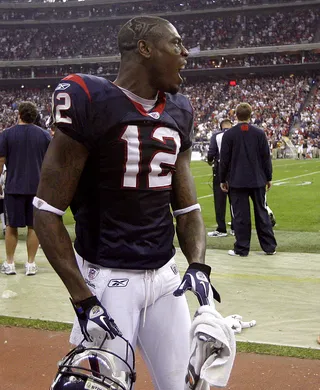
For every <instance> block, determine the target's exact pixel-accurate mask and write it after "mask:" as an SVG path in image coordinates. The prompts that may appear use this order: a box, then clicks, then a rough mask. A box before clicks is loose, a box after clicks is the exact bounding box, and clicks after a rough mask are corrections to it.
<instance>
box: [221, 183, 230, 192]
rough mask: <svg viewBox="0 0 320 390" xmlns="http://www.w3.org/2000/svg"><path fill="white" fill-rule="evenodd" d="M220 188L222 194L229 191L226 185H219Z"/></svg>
mask: <svg viewBox="0 0 320 390" xmlns="http://www.w3.org/2000/svg"><path fill="white" fill-rule="evenodd" d="M220 188H221V190H222V191H223V192H228V191H229V185H228V183H220Z"/></svg>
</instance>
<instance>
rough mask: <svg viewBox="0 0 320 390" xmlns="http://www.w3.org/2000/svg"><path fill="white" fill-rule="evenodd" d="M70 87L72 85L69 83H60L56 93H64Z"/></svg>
mask: <svg viewBox="0 0 320 390" xmlns="http://www.w3.org/2000/svg"><path fill="white" fill-rule="evenodd" d="M69 87H70V84H69V83H60V84H59V85H58V86H57V88H56V91H64V90H66V89H67V88H69Z"/></svg>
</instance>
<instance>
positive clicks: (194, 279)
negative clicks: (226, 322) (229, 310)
mask: <svg viewBox="0 0 320 390" xmlns="http://www.w3.org/2000/svg"><path fill="white" fill-rule="evenodd" d="M210 272H211V267H210V266H209V265H207V264H202V263H192V264H190V265H189V267H188V269H187V271H186V273H185V274H184V277H183V279H182V282H181V284H180V286H179V287H178V288H177V289H176V290H175V291H174V292H173V295H174V296H175V297H179V296H180V295H182V294H184V293H185V292H186V291H188V290H190V291H192V292H193V293H194V294H195V295H196V297H197V298H198V301H199V303H200V305H201V306H203V305H214V303H213V299H215V300H217V301H218V302H221V298H220V294H219V293H218V291H217V290H216V289H215V288H214V287H213V286H212V284H211V283H210Z"/></svg>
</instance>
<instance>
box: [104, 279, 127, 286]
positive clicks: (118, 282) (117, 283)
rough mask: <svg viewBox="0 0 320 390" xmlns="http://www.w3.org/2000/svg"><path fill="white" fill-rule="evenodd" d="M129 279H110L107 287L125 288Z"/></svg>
mask: <svg viewBox="0 0 320 390" xmlns="http://www.w3.org/2000/svg"><path fill="white" fill-rule="evenodd" d="M128 283H129V279H111V280H110V281H109V283H108V287H127V285H128Z"/></svg>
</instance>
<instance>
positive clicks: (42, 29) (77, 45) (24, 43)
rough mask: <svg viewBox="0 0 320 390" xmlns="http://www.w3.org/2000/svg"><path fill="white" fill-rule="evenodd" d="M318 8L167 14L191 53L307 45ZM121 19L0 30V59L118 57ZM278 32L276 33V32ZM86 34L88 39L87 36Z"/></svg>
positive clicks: (312, 35)
mask: <svg viewBox="0 0 320 390" xmlns="http://www.w3.org/2000/svg"><path fill="white" fill-rule="evenodd" d="M319 15H320V8H314V9H312V10H311V9H309V10H306V9H303V10H299V9H298V10H288V11H287V12H285V13H283V12H275V11H272V12H271V11H270V13H267V14H260V15H247V16H245V15H240V14H238V15H237V14H236V15H230V16H216V17H214V18H213V17H212V15H205V16H204V15H201V14H199V15H197V16H192V17H190V18H188V19H183V20H181V19H174V18H172V17H171V18H169V19H170V20H171V21H172V22H173V24H174V25H175V26H176V27H177V29H178V31H179V32H180V34H181V36H182V38H183V41H184V43H185V45H186V47H188V48H189V49H191V50H192V51H193V52H197V51H203V50H213V49H223V48H231V47H239V46H242V47H246V46H266V45H267V46H268V45H279V44H294V43H310V42H312V41H313V39H314V38H315V33H316V31H317V27H318V25H319ZM121 23H122V22H120V21H119V23H118V24H106V23H104V22H102V21H100V22H99V21H97V22H95V23H94V24H91V23H89V24H88V23H87V24H81V23H77V24H72V25H71V26H70V25H55V24H53V25H40V26H35V25H33V26H32V27H28V28H27V27H26V28H21V27H18V28H10V29H8V28H4V27H2V28H1V29H0V42H1V45H0V56H1V58H2V59H3V60H19V59H28V58H42V59H46V58H71V57H90V56H108V55H117V54H118V48H117V44H116V37H117V33H118V31H119V28H120V25H121ZM279 31H281V33H279ZM88 37H90V40H88Z"/></svg>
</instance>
